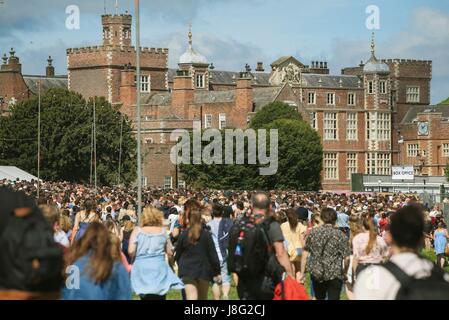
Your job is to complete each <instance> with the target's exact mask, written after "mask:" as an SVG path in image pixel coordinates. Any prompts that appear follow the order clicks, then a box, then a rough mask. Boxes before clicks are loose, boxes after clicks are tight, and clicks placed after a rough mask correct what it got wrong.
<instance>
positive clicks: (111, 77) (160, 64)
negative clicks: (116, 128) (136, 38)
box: [67, 14, 168, 116]
mask: <svg viewBox="0 0 449 320" xmlns="http://www.w3.org/2000/svg"><path fill="white" fill-rule="evenodd" d="M101 19H102V24H103V44H102V45H101V46H93V47H85V48H71V49H67V77H68V87H69V89H70V90H74V91H77V92H79V93H81V94H82V95H83V96H84V97H85V98H89V97H93V96H104V97H106V98H107V99H108V101H109V102H110V103H112V104H122V105H123V109H122V110H123V111H124V112H125V113H127V114H128V115H130V116H132V110H131V109H130V107H131V105H132V104H134V103H135V96H134V95H133V94H130V93H131V91H132V90H133V88H132V87H133V86H134V90H135V69H136V61H135V58H136V48H135V47H133V46H132V45H131V30H132V17H131V15H129V14H115V15H103V16H102V17H101ZM140 50H141V56H140V67H141V88H140V89H141V92H142V95H143V97H145V95H150V93H151V92H161V91H167V90H168V49H163V48H147V47H142V48H140ZM130 78H131V79H133V78H134V81H130ZM123 81H124V82H125V83H122V82H123Z"/></svg>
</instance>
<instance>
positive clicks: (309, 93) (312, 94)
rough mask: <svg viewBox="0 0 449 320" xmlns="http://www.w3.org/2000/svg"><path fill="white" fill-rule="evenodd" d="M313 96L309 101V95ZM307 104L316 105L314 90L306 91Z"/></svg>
mask: <svg viewBox="0 0 449 320" xmlns="http://www.w3.org/2000/svg"><path fill="white" fill-rule="evenodd" d="M311 96H312V97H313V99H312V100H313V102H310V97H311ZM307 104H308V105H316V92H315V91H309V92H307Z"/></svg>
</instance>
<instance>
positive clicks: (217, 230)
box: [207, 204, 233, 300]
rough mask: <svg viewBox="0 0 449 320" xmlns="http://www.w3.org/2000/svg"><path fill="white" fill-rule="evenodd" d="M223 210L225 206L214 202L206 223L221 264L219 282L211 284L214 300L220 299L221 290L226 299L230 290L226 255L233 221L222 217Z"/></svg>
mask: <svg viewBox="0 0 449 320" xmlns="http://www.w3.org/2000/svg"><path fill="white" fill-rule="evenodd" d="M224 210H225V208H224V207H223V206H222V205H220V204H214V205H213V206H212V220H211V221H210V222H209V223H208V224H207V226H208V227H209V228H210V232H211V233H212V239H213V240H214V244H215V250H216V251H217V254H218V259H219V260H220V265H221V283H214V285H213V286H212V293H213V295H214V299H215V300H220V296H221V292H222V293H223V300H228V299H229V291H230V290H231V274H230V273H229V271H228V264H227V256H228V245H229V231H230V230H231V228H232V225H233V222H232V220H231V219H230V218H225V217H223V215H224V214H225V212H224ZM220 289H221V290H220ZM220 291H221V292H220Z"/></svg>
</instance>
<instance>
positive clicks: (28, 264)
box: [0, 194, 63, 292]
mask: <svg viewBox="0 0 449 320" xmlns="http://www.w3.org/2000/svg"><path fill="white" fill-rule="evenodd" d="M10 196H13V194H10ZM16 196H17V194H16ZM0 200H1V199H0ZM15 207H16V208H18V206H15ZM19 207H20V206H19ZM0 248H1V250H0V288H2V289H14V290H22V291H31V292H52V291H57V290H60V288H61V286H62V283H63V252H62V248H61V247H60V246H59V245H58V244H56V243H55V241H54V238H53V230H52V228H51V226H50V225H49V223H48V222H47V220H46V219H45V218H44V216H43V215H42V213H41V212H40V210H39V209H38V208H37V207H36V206H34V207H32V211H31V212H30V213H29V214H28V215H27V216H26V217H23V218H21V217H16V216H15V215H14V212H13V211H11V212H10V213H9V217H8V220H7V224H6V226H5V228H3V229H2V232H1V233H0Z"/></svg>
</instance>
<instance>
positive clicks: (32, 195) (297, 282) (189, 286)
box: [0, 180, 449, 300]
mask: <svg viewBox="0 0 449 320" xmlns="http://www.w3.org/2000/svg"><path fill="white" fill-rule="evenodd" d="M137 207H138V206H137V191H136V189H133V188H125V187H113V188H111V187H101V188H98V189H95V188H93V187H89V186H86V185H80V184H73V183H68V182H42V183H40V185H39V189H38V186H37V183H36V182H35V181H31V182H25V181H6V180H0V246H2V248H7V249H5V250H2V251H0V299H2V298H13V299H18V298H23V299H36V298H37V299H42V298H49V299H58V298H62V299H67V300H73V299H84V300H85V299H106V300H110V299H132V298H135V297H138V298H140V299H142V300H164V299H166V298H167V294H168V293H169V292H170V291H172V290H179V291H180V292H181V295H182V298H183V299H185V300H206V299H208V294H209V290H210V289H211V291H212V297H213V299H215V300H219V299H223V300H227V299H229V297H230V291H231V287H232V285H236V287H237V293H238V297H239V298H240V299H242V300H266V299H267V300H271V299H274V298H276V295H277V292H278V290H277V288H278V287H279V284H281V283H284V284H285V285H283V286H282V288H283V289H282V290H284V291H285V290H302V289H304V288H305V285H306V283H307V284H308V287H309V289H308V292H307V296H308V298H310V299H317V300H324V299H329V300H338V299H340V297H341V296H342V293H344V294H346V296H347V297H348V298H349V299H395V298H404V299H406V298H410V297H411V298H416V295H414V294H416V293H415V292H417V291H419V292H420V293H419V294H420V295H419V297H420V298H423V299H425V298H433V299H444V298H447V299H449V289H448V288H449V282H448V281H449V280H448V276H447V275H446V274H445V273H444V271H443V268H444V267H445V266H446V264H447V261H446V256H447V254H448V251H449V247H448V239H449V234H448V232H447V226H446V221H445V220H444V217H443V212H442V210H441V207H439V206H438V205H437V206H435V207H433V208H427V206H426V205H425V204H424V205H423V204H422V203H420V200H419V198H418V197H417V196H416V195H406V194H394V195H388V194H370V193H360V194H345V193H303V192H297V191H270V192H266V193H265V192H250V191H220V190H185V189H182V190H162V189H145V190H144V191H143V195H142V207H143V211H142V214H140V215H139V214H138V213H137ZM40 218H42V219H43V220H45V223H46V226H48V228H47V229H46V228H44V226H43V224H39V223H38V221H40V220H39V219H40ZM30 226H31V227H30ZM38 226H39V227H38ZM34 229H36V230H38V231H39V232H37V231H36V232H34V233H33V232H31V231H30V230H34ZM17 230H19V231H17ZM13 231H14V233H13ZM30 232H31V233H30ZM48 232H50V233H51V236H50V238H51V239H50V238H49V237H48V236H47V237H45V236H44V235H46V234H48ZM20 237H22V238H20ZM27 243H30V245H29V246H28V245H27ZM39 245H40V246H43V247H44V248H43V249H42V250H40V249H39V247H38V246H39ZM50 249H51V250H50ZM423 249H427V250H429V251H431V250H434V252H435V255H436V263H433V262H431V261H429V260H427V259H424V258H423V257H422V256H421V252H422V250H423ZM22 251H23V252H24V253H23V254H22ZM58 252H60V253H61V254H60V257H58ZM18 259H22V260H21V261H26V262H24V263H23V267H22V269H20V268H19V267H18V266H19V265H21V264H19V263H16V260H18ZM18 268H19V270H18ZM12 274H13V275H14V277H11V275H12ZM43 274H46V276H43ZM51 275H53V277H51ZM286 278H289V279H290V280H291V279H293V280H294V281H293V282H288V283H294V285H293V287H290V288H285V287H286V285H287V282H286V281H285V279H286ZM308 279H310V281H309V280H308ZM415 280H416V281H420V282H419V283H416V281H415ZM415 288H419V290H417V289H415ZM426 288H428V289H426ZM282 297H284V295H283V293H282ZM278 298H279V297H278Z"/></svg>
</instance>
